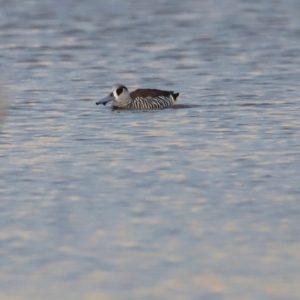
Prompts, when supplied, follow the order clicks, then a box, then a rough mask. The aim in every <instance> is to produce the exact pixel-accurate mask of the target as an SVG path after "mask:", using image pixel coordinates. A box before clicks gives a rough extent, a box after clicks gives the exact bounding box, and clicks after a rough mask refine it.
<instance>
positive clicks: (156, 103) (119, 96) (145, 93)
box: [96, 84, 179, 110]
mask: <svg viewBox="0 0 300 300" xmlns="http://www.w3.org/2000/svg"><path fill="white" fill-rule="evenodd" d="M178 96H179V93H174V91H164V90H157V89H137V90H135V91H133V92H131V93H130V92H129V91H128V89H127V87H126V86H125V85H123V84H115V85H114V86H113V88H112V90H111V93H110V94H109V95H108V96H107V97H105V98H103V99H101V100H100V101H98V102H96V104H97V105H99V104H103V105H106V104H107V103H108V102H111V101H112V107H113V108H115V109H132V110H148V109H163V108H167V107H171V106H173V105H175V104H176V101H177V98H178Z"/></svg>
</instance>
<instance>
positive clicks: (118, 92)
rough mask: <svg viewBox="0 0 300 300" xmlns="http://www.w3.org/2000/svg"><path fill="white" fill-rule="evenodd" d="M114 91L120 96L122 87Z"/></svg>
mask: <svg viewBox="0 0 300 300" xmlns="http://www.w3.org/2000/svg"><path fill="white" fill-rule="evenodd" d="M116 92H117V95H118V96H120V95H121V94H122V92H123V88H122V87H120V88H118V89H117V90H116Z"/></svg>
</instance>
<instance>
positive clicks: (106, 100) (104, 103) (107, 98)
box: [96, 95, 114, 105]
mask: <svg viewBox="0 0 300 300" xmlns="http://www.w3.org/2000/svg"><path fill="white" fill-rule="evenodd" d="M113 100H114V98H113V96H110V95H108V96H107V97H105V98H103V99H101V100H100V101H98V102H96V104H97V105H99V104H103V105H106V103H108V102H110V101H113Z"/></svg>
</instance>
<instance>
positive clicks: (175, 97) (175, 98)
mask: <svg viewBox="0 0 300 300" xmlns="http://www.w3.org/2000/svg"><path fill="white" fill-rule="evenodd" d="M178 96H179V93H172V97H173V99H174V101H176V100H177V97H178Z"/></svg>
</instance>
